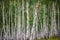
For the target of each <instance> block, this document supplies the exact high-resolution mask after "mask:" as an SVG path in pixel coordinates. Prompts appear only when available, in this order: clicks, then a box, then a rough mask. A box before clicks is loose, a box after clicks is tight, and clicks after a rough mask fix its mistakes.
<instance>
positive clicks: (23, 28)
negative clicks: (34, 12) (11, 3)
mask: <svg viewBox="0 0 60 40" xmlns="http://www.w3.org/2000/svg"><path fill="white" fill-rule="evenodd" d="M25 30H26V29H25V20H24V0H22V31H23V35H24V40H26V33H25Z"/></svg>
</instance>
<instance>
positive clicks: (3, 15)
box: [2, 0, 5, 40]
mask: <svg viewBox="0 0 60 40" xmlns="http://www.w3.org/2000/svg"><path fill="white" fill-rule="evenodd" d="M4 8H5V7H4V0H3V1H2V17H3V30H4V34H5V14H4ZM4 34H3V40H5V38H4Z"/></svg>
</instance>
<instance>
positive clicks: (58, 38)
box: [37, 36, 60, 40]
mask: <svg viewBox="0 0 60 40" xmlns="http://www.w3.org/2000/svg"><path fill="white" fill-rule="evenodd" d="M37 40H60V36H54V37H49V38H41V39H37Z"/></svg>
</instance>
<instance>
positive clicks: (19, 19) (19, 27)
mask: <svg viewBox="0 0 60 40" xmlns="http://www.w3.org/2000/svg"><path fill="white" fill-rule="evenodd" d="M17 2H18V4H17V7H18V9H17V10H18V21H17V40H22V33H21V14H20V13H21V12H20V11H21V9H20V2H19V0H17Z"/></svg>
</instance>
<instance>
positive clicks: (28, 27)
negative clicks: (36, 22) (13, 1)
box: [26, 1, 30, 38]
mask: <svg viewBox="0 0 60 40" xmlns="http://www.w3.org/2000/svg"><path fill="white" fill-rule="evenodd" d="M28 7H29V3H28V1H26V13H27V33H26V38H29V36H30V26H29V25H30V24H29V8H28Z"/></svg>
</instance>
